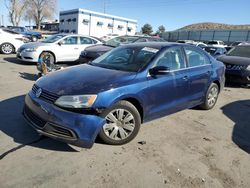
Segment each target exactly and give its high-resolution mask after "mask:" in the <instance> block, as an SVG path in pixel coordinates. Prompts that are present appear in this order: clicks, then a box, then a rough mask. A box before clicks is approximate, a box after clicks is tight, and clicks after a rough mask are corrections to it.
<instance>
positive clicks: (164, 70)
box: [149, 66, 170, 76]
mask: <svg viewBox="0 0 250 188" xmlns="http://www.w3.org/2000/svg"><path fill="white" fill-rule="evenodd" d="M169 72H170V68H169V67H164V66H156V67H153V68H151V69H149V74H150V75H151V76H155V75H164V74H168V73H169Z"/></svg>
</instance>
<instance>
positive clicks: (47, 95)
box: [32, 84, 59, 103]
mask: <svg viewBox="0 0 250 188" xmlns="http://www.w3.org/2000/svg"><path fill="white" fill-rule="evenodd" d="M38 89H39V87H38V86H37V85H36V84H34V85H33V87H32V91H33V93H34V94H35V95H36V92H37V90H38ZM39 98H40V99H42V100H44V101H47V102H49V103H54V102H55V101H56V100H57V99H58V98H59V96H58V95H56V94H53V93H51V92H49V91H46V90H42V93H41V94H40V96H39Z"/></svg>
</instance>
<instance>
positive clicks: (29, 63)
mask: <svg viewBox="0 0 250 188" xmlns="http://www.w3.org/2000/svg"><path fill="white" fill-rule="evenodd" d="M3 60H4V61H7V62H9V63H14V64H18V65H36V63H32V62H25V61H22V60H20V59H17V58H16V57H5V58H3Z"/></svg>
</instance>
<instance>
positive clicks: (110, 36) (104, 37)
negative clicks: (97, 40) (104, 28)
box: [101, 33, 119, 41]
mask: <svg viewBox="0 0 250 188" xmlns="http://www.w3.org/2000/svg"><path fill="white" fill-rule="evenodd" d="M118 36H119V35H118V34H112V33H111V34H107V35H105V36H103V37H101V39H102V40H104V41H108V40H110V39H113V38H115V37H118Z"/></svg>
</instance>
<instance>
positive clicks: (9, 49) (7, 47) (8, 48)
mask: <svg viewBox="0 0 250 188" xmlns="http://www.w3.org/2000/svg"><path fill="white" fill-rule="evenodd" d="M0 51H1V53H3V54H12V53H14V52H15V48H14V46H13V45H12V44H10V43H3V44H2V45H1V46H0Z"/></svg>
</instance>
